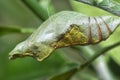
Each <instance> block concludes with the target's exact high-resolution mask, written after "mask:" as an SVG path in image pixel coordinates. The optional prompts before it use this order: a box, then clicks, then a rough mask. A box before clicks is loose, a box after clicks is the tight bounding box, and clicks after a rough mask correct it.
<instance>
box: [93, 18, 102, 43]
mask: <svg viewBox="0 0 120 80" xmlns="http://www.w3.org/2000/svg"><path fill="white" fill-rule="evenodd" d="M94 19H95V21H96V25H97V30H98V35H99V41H101V40H103V35H102V31H101V29H100V26H99V24H98V21H97V19H96V18H95V17H94Z"/></svg>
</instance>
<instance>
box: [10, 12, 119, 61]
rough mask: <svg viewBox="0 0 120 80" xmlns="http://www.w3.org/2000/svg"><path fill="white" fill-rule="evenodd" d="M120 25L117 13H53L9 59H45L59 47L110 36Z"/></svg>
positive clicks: (91, 41) (92, 41)
mask: <svg viewBox="0 0 120 80" xmlns="http://www.w3.org/2000/svg"><path fill="white" fill-rule="evenodd" d="M119 24H120V18H119V17H117V16H101V17H100V16H96V17H90V16H86V15H83V14H80V13H77V12H73V11H62V12H59V13H57V14H55V15H53V16H51V17H50V18H49V19H48V20H46V21H45V22H44V23H43V24H41V26H40V27H39V28H38V29H37V30H36V31H35V32H33V34H32V35H31V36H30V37H29V38H28V39H27V40H25V41H23V42H21V43H20V44H18V45H17V46H16V47H15V49H13V50H12V51H11V53H10V54H9V55H10V59H15V58H17V57H25V56H30V57H33V58H36V59H37V60H38V61H42V60H43V59H45V58H46V57H48V56H49V55H50V54H51V53H52V52H53V51H54V50H55V49H57V48H61V47H67V46H74V45H89V44H96V43H99V42H100V41H103V40H105V39H107V38H108V37H109V36H110V35H111V33H112V32H113V31H114V30H115V29H116V28H117V27H118V26H119Z"/></svg>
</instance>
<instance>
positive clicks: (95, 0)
mask: <svg viewBox="0 0 120 80" xmlns="http://www.w3.org/2000/svg"><path fill="white" fill-rule="evenodd" d="M76 1H79V2H82V3H85V4H89V5H92V6H95V7H98V8H101V9H104V10H106V11H108V12H110V13H112V14H115V15H117V16H120V2H119V1H117V0H76Z"/></svg>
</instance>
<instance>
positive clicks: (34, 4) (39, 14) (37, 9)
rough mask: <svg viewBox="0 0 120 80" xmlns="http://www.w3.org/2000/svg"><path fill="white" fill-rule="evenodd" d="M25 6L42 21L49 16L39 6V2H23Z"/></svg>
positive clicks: (31, 0) (27, 0)
mask: <svg viewBox="0 0 120 80" xmlns="http://www.w3.org/2000/svg"><path fill="white" fill-rule="evenodd" d="M22 1H23V3H24V4H25V5H27V7H28V8H29V9H30V10H31V11H32V12H33V13H34V14H35V15H36V16H37V17H38V18H39V19H40V20H41V19H42V20H43V21H45V20H46V19H47V18H48V14H47V13H46V11H45V10H44V9H43V8H42V6H40V5H39V3H38V2H37V0H22Z"/></svg>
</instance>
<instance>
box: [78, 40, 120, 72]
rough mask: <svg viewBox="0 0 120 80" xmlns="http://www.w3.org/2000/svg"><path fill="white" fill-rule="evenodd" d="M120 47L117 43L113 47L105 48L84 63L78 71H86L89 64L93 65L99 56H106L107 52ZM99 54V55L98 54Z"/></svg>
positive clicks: (119, 43)
mask: <svg viewBox="0 0 120 80" xmlns="http://www.w3.org/2000/svg"><path fill="white" fill-rule="evenodd" d="M119 45H120V42H117V43H115V44H113V45H111V46H108V47H105V48H103V49H101V50H100V51H98V52H96V55H95V56H93V57H92V58H90V59H89V60H88V61H86V62H85V63H83V64H82V65H81V66H80V67H79V68H78V70H82V69H84V68H85V67H87V66H88V65H89V64H91V63H92V62H93V61H94V60H95V59H97V58H98V57H99V56H101V55H103V54H105V53H106V52H107V51H109V50H111V49H113V48H115V47H117V46H119ZM97 53H98V54H97Z"/></svg>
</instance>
